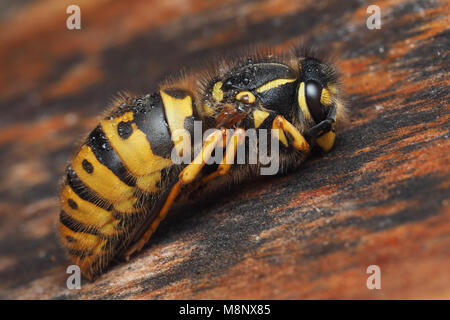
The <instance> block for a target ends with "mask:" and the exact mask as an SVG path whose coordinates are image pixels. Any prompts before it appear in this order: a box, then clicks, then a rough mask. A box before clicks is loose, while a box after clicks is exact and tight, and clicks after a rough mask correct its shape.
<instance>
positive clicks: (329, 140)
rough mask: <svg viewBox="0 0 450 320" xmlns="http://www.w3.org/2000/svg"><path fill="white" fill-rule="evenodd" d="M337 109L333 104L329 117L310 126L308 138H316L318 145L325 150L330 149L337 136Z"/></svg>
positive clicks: (311, 139) (312, 139)
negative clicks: (335, 125)
mask: <svg viewBox="0 0 450 320" xmlns="http://www.w3.org/2000/svg"><path fill="white" fill-rule="evenodd" d="M336 111H337V108H336V106H335V105H333V106H332V107H331V109H330V112H329V113H328V116H327V118H326V119H325V120H323V121H321V122H319V123H318V124H316V125H315V126H314V127H312V128H310V129H309V130H308V132H307V134H306V136H307V138H308V140H310V141H314V140H315V142H316V143H317V145H318V146H319V147H320V148H321V149H322V150H323V151H325V152H328V151H330V149H331V148H332V147H333V145H334V140H335V138H336V133H335V131H334V127H333V125H334V123H335V122H336Z"/></svg>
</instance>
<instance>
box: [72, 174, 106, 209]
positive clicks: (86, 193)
mask: <svg viewBox="0 0 450 320" xmlns="http://www.w3.org/2000/svg"><path fill="white" fill-rule="evenodd" d="M66 183H67V184H68V185H69V186H70V187H71V188H72V190H73V192H75V193H76V194H77V195H78V196H79V197H80V198H81V199H83V200H86V201H89V202H91V203H93V204H95V205H96V206H97V207H100V208H103V209H105V210H109V211H111V210H112V208H113V206H112V204H111V203H110V202H109V201H107V200H105V199H103V198H101V197H100V196H99V195H97V194H96V193H95V192H94V191H92V190H91V189H90V188H89V187H88V186H86V185H85V184H84V183H83V182H82V181H81V180H80V178H78V175H77V174H76V172H75V171H74V170H73V169H72V167H71V166H68V167H67V169H66Z"/></svg>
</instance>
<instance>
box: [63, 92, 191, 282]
mask: <svg viewBox="0 0 450 320" xmlns="http://www.w3.org/2000/svg"><path fill="white" fill-rule="evenodd" d="M119 104H120V105H118V106H117V107H116V108H115V109H114V110H113V111H112V113H111V114H110V115H108V116H107V117H106V118H104V119H103V120H102V121H101V122H100V124H99V125H98V126H97V127H96V128H95V129H94V130H93V131H92V132H91V133H90V135H89V136H88V138H87V139H86V141H85V143H84V144H83V145H82V146H81V148H80V149H79V150H78V152H77V153H76V155H75V156H74V158H73V160H72V163H71V164H70V165H69V166H68V167H67V170H66V179H65V183H64V186H63V188H62V192H61V209H62V210H61V214H60V223H59V229H60V234H61V239H62V242H63V244H64V246H65V247H66V248H67V250H68V253H69V255H70V257H71V258H72V259H73V261H74V262H75V263H76V264H77V265H78V266H79V267H80V268H81V270H82V272H83V274H84V275H85V276H87V277H88V278H94V277H95V276H96V275H98V274H99V273H101V271H102V270H103V269H104V268H105V267H106V266H107V265H108V264H109V263H110V261H111V259H113V258H114V257H115V255H116V254H117V253H118V252H119V251H121V250H123V249H124V248H125V249H126V247H127V246H129V245H130V243H131V242H132V241H133V240H134V239H136V232H138V229H140V227H141V226H142V225H144V224H147V225H148V224H151V222H152V221H153V220H155V219H157V218H158V210H159V209H158V203H160V202H161V201H163V200H164V195H165V193H166V191H167V190H168V189H170V187H171V185H172V184H173V183H174V181H176V180H175V178H176V176H177V172H179V170H177V165H174V164H173V162H172V160H171V159H170V156H171V153H172V149H173V148H174V147H176V145H177V143H179V142H178V141H176V140H175V141H172V134H171V133H172V132H174V131H175V130H177V129H185V130H187V131H188V132H190V134H191V136H192V132H191V131H192V129H193V121H194V113H193V110H194V108H193V105H192V98H191V96H190V95H189V94H188V93H187V92H184V91H180V90H176V91H175V90H172V91H170V90H166V91H161V92H160V93H159V94H153V95H151V96H150V95H147V96H145V97H141V98H123V99H122V100H121V101H119ZM159 218H163V217H159Z"/></svg>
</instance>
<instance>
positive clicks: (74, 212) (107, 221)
mask: <svg viewBox="0 0 450 320" xmlns="http://www.w3.org/2000/svg"><path fill="white" fill-rule="evenodd" d="M61 207H62V209H63V210H64V212H66V213H67V214H68V215H69V216H71V217H73V218H74V219H76V220H77V221H79V222H81V223H83V224H85V225H88V226H92V227H97V228H98V229H99V231H100V232H101V233H103V234H105V235H108V236H109V235H114V234H117V233H118V231H117V230H115V229H114V227H115V226H117V224H118V223H119V221H118V220H116V219H114V217H113V216H112V213H111V211H108V210H105V209H103V208H100V207H97V206H96V205H95V204H93V203H92V202H89V201H86V200H83V199H82V198H80V197H79V196H78V195H77V194H76V193H75V192H74V191H73V190H72V188H71V187H70V186H68V185H66V186H65V187H64V190H63V191H62V193H61Z"/></svg>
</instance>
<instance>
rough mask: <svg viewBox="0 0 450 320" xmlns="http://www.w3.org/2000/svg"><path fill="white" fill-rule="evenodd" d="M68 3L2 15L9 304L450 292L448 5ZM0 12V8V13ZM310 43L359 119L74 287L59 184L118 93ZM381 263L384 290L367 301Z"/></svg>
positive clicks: (0, 152) (0, 159) (1, 130)
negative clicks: (59, 226)
mask: <svg viewBox="0 0 450 320" xmlns="http://www.w3.org/2000/svg"><path fill="white" fill-rule="evenodd" d="M78 3H79V5H80V7H81V11H82V29H81V30H78V31H69V30H67V29H66V27H65V20H66V18H67V14H66V7H67V6H68V5H69V4H71V2H70V1H61V0H58V1H56V0H44V1H33V2H31V3H25V2H21V1H20V2H16V3H15V4H14V5H13V7H5V6H7V4H4V5H0V9H2V10H0V11H1V12H2V15H0V19H1V20H0V70H2V72H1V73H0V111H1V117H0V125H1V127H0V168H1V170H0V179H1V182H0V215H1V220H0V221H1V222H0V297H2V298H7V299H48V298H56V299H197V298H198V299H206V298H209V299H255V298H259V299H348V298H350V299H353V298H355V299H364V298H368V299H380V298H388V299H398V298H407V299H409V298H426V299H429V298H439V299H442V298H445V299H449V298H450V272H449V270H450V197H449V196H450V170H449V169H450V156H449V154H450V141H449V129H450V121H449V120H450V112H449V111H450V108H449V103H448V101H449V92H450V90H449V84H450V77H449V74H450V59H449V49H450V31H449V25H450V24H449V22H450V4H449V2H448V1H444V0H442V1H433V0H428V1H425V0H423V1H412V0H411V1H408V0H398V1H397V0H395V1H394V0H391V1H373V2H370V4H375V5H379V6H380V8H381V15H382V27H381V29H379V30H369V29H368V28H367V27H366V19H367V17H368V14H367V12H366V9H367V6H368V5H369V4H368V3H364V2H361V1H356V0H351V1H345V2H344V1H338V0H329V1H320V2H318V1H312V0H311V1H309V0H308V1H282V0H263V1H251V0H247V1H220V2H213V1H207V0H178V1H157V2H153V1H144V0H136V1H133V2H132V3H130V2H129V1H127V2H124V1H114V2H113V1H112V0H102V1H87V0H85V1H78ZM1 6H3V8H1ZM298 37H302V38H303V40H304V42H305V44H306V45H308V46H317V47H320V48H321V49H323V50H324V51H326V52H328V53H330V54H332V55H334V56H335V57H336V61H337V64H338V66H339V68H340V69H341V72H342V77H343V82H344V86H345V89H346V92H347V94H348V102H349V106H350V109H351V112H350V116H351V121H350V123H349V125H348V127H347V128H346V129H345V130H344V131H343V132H342V133H341V134H340V135H339V136H338V139H337V144H336V146H335V148H334V150H333V151H332V152H331V153H330V154H328V155H326V156H324V157H319V156H317V157H314V158H313V159H311V160H310V161H308V162H307V163H306V164H305V166H304V168H303V169H302V170H299V171H297V172H292V173H290V174H288V175H286V176H277V177H266V178H263V179H259V180H257V181H253V182H250V183H248V184H245V185H240V186H236V187H235V188H234V189H233V190H232V191H231V192H225V191H224V192H223V193H222V194H220V195H217V197H215V198H214V199H209V200H207V201H206V200H205V201H203V202H199V203H195V204H192V205H189V206H187V207H186V206H183V207H178V208H175V209H174V210H173V211H172V212H171V213H170V215H169V217H168V218H167V219H166V220H165V221H164V222H163V223H162V225H161V226H160V228H159V229H158V231H157V232H156V234H155V235H154V237H153V238H152V241H151V243H150V244H149V245H147V247H146V249H145V250H144V251H143V252H142V253H141V254H139V255H138V256H136V257H135V258H134V259H132V261H130V262H129V263H117V264H116V265H115V266H113V267H112V268H111V270H110V271H109V272H108V273H106V274H104V275H103V276H102V277H100V278H99V279H98V280H97V281H95V282H93V283H90V282H88V281H87V280H83V282H82V289H81V290H68V289H67V288H66V278H67V276H68V275H67V274H66V273H65V270H66V267H67V266H68V265H69V264H70V262H69V261H67V260H66V258H65V256H64V253H63V250H62V249H61V248H60V247H59V244H58V242H57V238H56V235H55V232H54V222H55V221H56V219H57V216H58V210H59V209H58V202H57V199H56V195H57V186H58V182H59V179H60V177H61V176H62V173H63V169H64V166H65V163H66V161H67V160H68V159H69V157H70V155H71V152H72V151H73V147H74V145H75V143H76V141H77V140H78V139H79V138H81V137H83V136H84V135H85V134H86V133H87V132H88V131H89V130H90V129H92V128H93V127H94V126H95V123H96V121H97V118H96V116H97V115H98V114H99V113H100V112H101V111H102V110H103V108H104V107H105V106H106V104H107V103H108V101H110V99H111V98H113V97H114V95H115V94H116V93H117V92H118V91H122V90H128V91H130V92H136V93H146V92H152V91H154V90H155V89H156V88H157V83H158V82H159V81H161V80H162V79H164V77H165V76H167V75H173V74H175V75H177V74H178V72H179V70H180V69H182V68H183V67H187V68H189V69H194V70H195V69H197V68H198V67H200V66H201V64H202V62H203V61H204V60H210V61H211V60H212V61H214V59H215V57H217V55H221V54H223V53H227V52H233V51H235V50H237V49H240V48H242V47H245V46H248V45H251V44H254V43H260V42H263V43H266V44H269V45H273V46H275V47H279V48H284V47H288V46H289V43H290V41H292V40H293V39H297V38H298ZM372 264H375V265H378V266H380V268H381V272H382V289H381V290H368V289H367V287H366V279H367V277H368V275H367V274H366V268H367V267H368V266H369V265H372Z"/></svg>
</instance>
